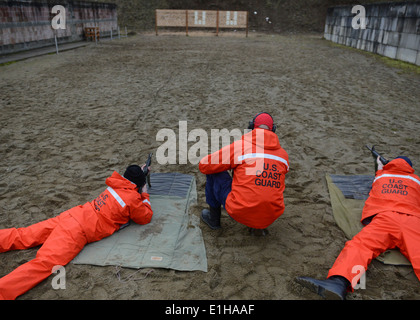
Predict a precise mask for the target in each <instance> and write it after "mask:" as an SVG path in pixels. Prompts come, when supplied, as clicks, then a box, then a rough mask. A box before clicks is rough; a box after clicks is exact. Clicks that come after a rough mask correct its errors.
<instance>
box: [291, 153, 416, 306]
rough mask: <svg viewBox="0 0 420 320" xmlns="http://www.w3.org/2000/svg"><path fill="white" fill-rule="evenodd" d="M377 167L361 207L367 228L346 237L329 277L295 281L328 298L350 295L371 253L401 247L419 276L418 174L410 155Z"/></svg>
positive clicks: (374, 253) (369, 260) (379, 164)
mask: <svg viewBox="0 0 420 320" xmlns="http://www.w3.org/2000/svg"><path fill="white" fill-rule="evenodd" d="M377 163H378V170H377V171H376V175H375V179H374V181H373V184H372V189H371V191H370V193H369V198H368V199H367V200H366V202H365V205H364V207H363V211H362V218H361V222H362V224H363V225H365V226H364V227H363V229H362V230H361V231H360V232H359V233H358V234H357V235H355V236H354V237H353V238H352V239H351V240H350V241H347V242H346V244H345V246H344V248H343V250H342V251H341V253H340V254H339V256H338V257H337V259H336V261H335V263H334V264H333V266H332V268H331V269H330V270H329V272H328V276H327V279H326V280H317V279H313V278H309V277H298V278H296V281H297V282H298V283H300V284H301V285H303V286H304V287H307V288H308V289H310V290H311V291H313V292H315V293H317V294H319V295H320V296H322V297H324V298H326V299H342V300H344V299H345V298H346V295H347V292H352V291H353V290H354V287H355V286H356V285H357V281H358V280H359V279H360V278H361V275H362V274H363V272H365V271H366V270H367V267H368V265H369V264H370V262H371V261H372V259H374V258H376V257H377V256H378V255H379V254H381V253H382V252H384V251H385V250H387V249H394V248H398V249H399V250H400V252H401V253H402V254H403V255H404V256H405V257H406V258H407V259H408V260H409V261H410V262H411V264H412V266H413V269H414V273H415V274H416V276H417V278H418V279H419V280H420V178H419V177H418V176H417V175H415V174H414V169H413V165H412V163H411V160H410V159H409V158H407V157H405V156H401V157H397V158H395V159H394V160H391V161H390V162H388V163H387V164H386V165H382V163H381V161H380V160H379V157H378V158H377Z"/></svg>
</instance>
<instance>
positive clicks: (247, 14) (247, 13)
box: [246, 11, 249, 38]
mask: <svg viewBox="0 0 420 320" xmlns="http://www.w3.org/2000/svg"><path fill="white" fill-rule="evenodd" d="M248 16H249V12H248V11H247V12H246V37H247V38H248Z"/></svg>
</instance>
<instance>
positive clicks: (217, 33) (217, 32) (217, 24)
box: [216, 9, 219, 37]
mask: <svg viewBox="0 0 420 320" xmlns="http://www.w3.org/2000/svg"><path fill="white" fill-rule="evenodd" d="M218 35H219V9H217V16H216V37H217V36H218Z"/></svg>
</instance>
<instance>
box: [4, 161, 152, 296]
mask: <svg viewBox="0 0 420 320" xmlns="http://www.w3.org/2000/svg"><path fill="white" fill-rule="evenodd" d="M145 181H146V177H145V175H144V173H143V170H142V169H141V168H140V167H139V166H137V165H132V166H129V167H128V168H127V169H126V171H125V173H124V176H121V175H120V174H118V173H117V172H114V173H113V174H112V175H111V176H110V177H109V178H107V179H106V184H107V185H108V188H107V189H106V190H105V191H104V192H102V193H101V194H100V195H99V196H98V197H97V198H96V199H95V200H93V201H91V202H87V203H85V204H84V205H81V206H77V207H74V208H72V209H70V210H67V211H64V212H63V213H61V214H60V215H58V216H56V217H54V218H51V219H48V220H45V221H42V222H38V223H36V224H34V225H31V226H29V227H26V228H17V229H16V228H9V229H2V230H0V252H6V251H9V250H16V249H27V248H31V247H34V246H38V245H41V244H42V246H41V248H40V249H39V250H38V252H37V254H36V257H35V259H33V260H31V261H29V262H27V263H25V264H23V265H21V266H19V267H18V268H16V269H15V270H14V271H12V272H11V273H9V274H8V275H6V276H4V277H3V278H1V279H0V299H7V300H12V299H15V298H16V297H18V296H19V295H22V294H23V293H25V292H26V291H28V290H30V289H31V288H33V287H34V286H36V285H37V284H38V283H40V282H41V281H42V280H44V279H46V278H47V277H48V276H50V275H51V274H52V272H53V268H54V267H57V266H65V265H66V264H67V263H69V262H70V261H71V260H72V259H73V258H74V257H76V255H77V254H78V253H79V252H80V251H81V250H82V249H83V247H84V246H85V245H86V244H87V243H90V242H94V241H98V240H101V239H103V238H105V237H108V236H110V235H112V234H113V233H114V232H115V231H117V230H119V229H120V228H121V226H122V225H124V224H126V223H128V222H129V221H130V219H131V220H132V221H134V222H135V223H137V224H147V223H149V222H150V220H151V219H152V215H153V211H152V208H151V205H150V201H149V194H148V192H147V186H146V184H145Z"/></svg>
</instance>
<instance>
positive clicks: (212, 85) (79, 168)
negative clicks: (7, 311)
mask: <svg viewBox="0 0 420 320" xmlns="http://www.w3.org/2000/svg"><path fill="white" fill-rule="evenodd" d="M0 82H1V89H0V90H1V97H0V110H1V112H0V145H1V148H0V154H1V157H0V210H1V211H0V228H7V227H21V226H27V225H29V224H32V223H35V222H38V221H41V220H44V219H46V218H49V217H53V216H55V215H57V214H59V213H60V212H62V211H64V210H66V209H69V208H71V207H73V206H76V205H79V204H83V203H85V202H86V201H90V200H92V199H94V198H96V196H97V195H98V194H99V193H100V192H102V190H103V189H104V188H105V184H104V180H105V178H106V177H107V176H109V175H110V174H111V173H112V172H113V170H117V171H119V172H121V173H122V171H123V170H124V168H125V167H126V166H127V165H129V164H132V163H136V162H142V161H144V160H145V159H146V156H147V153H148V152H156V149H157V148H158V147H159V146H160V145H161V144H162V142H159V141H156V134H157V132H158V131H159V130H160V129H162V128H171V129H173V130H174V131H175V132H177V131H178V124H179V121H181V120H185V121H188V131H190V130H192V129H198V128H202V129H204V130H206V131H207V132H210V130H211V129H213V128H214V129H222V128H227V129H229V130H230V129H233V128H239V129H241V130H242V129H244V128H246V126H247V124H248V121H249V120H251V119H252V117H253V116H254V114H256V113H257V112H260V111H268V112H270V113H271V114H272V115H273V117H274V118H275V120H276V123H277V125H278V131H277V133H278V135H279V138H280V142H281V144H282V146H283V147H284V148H285V149H286V150H287V151H288V153H289V156H290V173H289V174H288V175H287V178H286V183H287V187H286V191H285V202H286V211H285V213H284V215H283V216H282V217H281V218H280V219H279V220H277V221H276V222H275V223H274V224H273V225H271V226H270V227H269V229H268V230H269V235H268V236H267V237H259V238H257V237H253V236H250V235H249V234H248V232H247V229H246V228H245V227H244V226H242V225H240V224H238V223H236V222H234V221H233V220H231V219H230V218H228V217H227V215H226V214H225V213H224V214H223V216H222V225H223V228H222V229H221V230H218V231H212V230H210V229H208V228H207V227H206V226H205V225H203V224H201V227H202V232H203V238H204V241H205V244H206V250H207V257H208V272H207V273H204V272H178V271H174V270H165V269H143V270H140V271H138V272H136V270H132V269H125V268H123V269H121V270H117V269H116V268H115V267H95V266H82V265H73V264H69V265H68V266H66V289H65V290H54V289H53V288H52V285H51V282H52V280H51V279H52V277H50V278H48V279H46V280H45V281H43V282H42V283H41V284H39V285H38V286H37V287H35V288H34V289H32V290H30V291H29V292H28V293H26V294H24V295H22V296H21V297H20V299H261V300H270V299H271V300H272V299H276V300H277V299H289V300H301V299H318V297H317V296H316V295H314V294H312V293H310V292H309V291H308V290H307V289H303V288H301V287H300V286H299V285H298V284H297V283H295V282H294V278H295V277H296V276H312V277H317V278H324V277H325V276H326V275H327V273H328V270H329V268H330V267H331V266H332V264H333V262H334V260H335V258H336V257H337V255H338V254H339V252H340V250H341V249H342V248H343V246H344V243H345V241H346V238H345V236H344V234H343V232H342V231H341V230H340V229H339V228H338V227H337V225H336V224H335V222H334V220H333V217H332V209H331V205H330V199H329V194H328V189H327V186H326V182H325V178H324V177H325V174H326V173H331V174H371V173H372V171H373V163H372V159H371V156H370V154H369V153H368V151H367V150H366V149H364V145H365V144H375V145H377V149H378V150H379V151H381V152H382V153H383V154H384V155H385V156H388V157H392V156H397V155H399V154H406V155H409V156H410V157H411V158H412V160H413V163H414V166H415V167H416V166H417V167H418V165H419V163H420V151H419V144H420V135H419V131H418V124H419V123H420V113H419V110H420V90H419V88H420V75H419V74H415V73H413V72H406V71H403V70H401V69H397V68H393V67H389V66H387V65H385V64H384V63H383V62H382V61H380V60H378V59H377V58H375V57H373V56H371V55H367V54H364V53H361V52H359V51H356V50H352V49H347V48H343V47H338V46H334V45H332V44H330V43H329V42H327V41H325V40H322V36H321V35H295V36H285V35H256V34H250V36H249V37H248V38H245V37H244V36H243V34H242V35H240V36H234V37H229V36H223V37H213V36H194V35H193V36H190V37H185V35H183V34H182V33H180V34H178V35H159V36H158V37H156V36H154V35H153V34H142V35H136V36H134V37H130V38H128V39H121V40H116V41H106V42H105V41H104V42H101V43H100V44H99V45H97V46H95V45H94V44H92V45H89V46H87V47H84V48H79V49H76V50H72V51H67V52H63V53H60V54H59V55H55V54H54V55H45V56H41V57H36V58H32V59H28V60H25V61H21V62H17V63H14V64H11V65H7V66H3V67H0ZM193 143H194V142H190V143H189V146H191V145H192V144H193ZM153 169H154V171H156V172H170V171H178V172H183V173H189V174H193V175H195V176H196V178H197V182H198V184H197V188H198V194H199V204H198V206H197V207H194V208H193V209H192V214H195V215H199V214H200V212H201V209H202V208H203V207H205V206H206V204H205V198H204V183H205V177H204V176H203V175H202V174H200V172H199V170H198V167H197V165H195V164H191V163H189V164H185V165H160V164H157V163H156V162H155V163H154V165H153ZM36 251H37V248H33V249H29V250H25V251H13V252H7V253H2V254H0V265H1V268H0V276H3V275H6V274H7V273H9V272H11V271H12V270H13V269H14V268H16V267H18V266H19V265H21V264H23V263H24V262H26V261H28V260H29V259H32V258H33V257H34V256H35V254H36ZM135 272H136V273H135ZM118 275H120V279H119V278H118V277H117V276H118ZM366 286H367V288H366V289H365V290H362V289H360V290H357V291H356V292H355V293H353V294H350V295H349V296H348V298H349V299H419V298H420V285H419V282H418V280H417V278H416V277H415V275H414V273H413V271H412V268H411V267H396V266H386V265H383V264H381V263H380V262H377V261H374V262H372V264H371V265H370V268H369V270H368V272H367V278H366Z"/></svg>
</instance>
